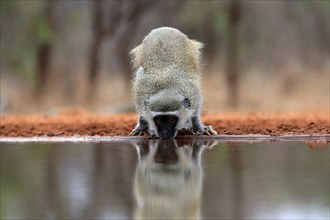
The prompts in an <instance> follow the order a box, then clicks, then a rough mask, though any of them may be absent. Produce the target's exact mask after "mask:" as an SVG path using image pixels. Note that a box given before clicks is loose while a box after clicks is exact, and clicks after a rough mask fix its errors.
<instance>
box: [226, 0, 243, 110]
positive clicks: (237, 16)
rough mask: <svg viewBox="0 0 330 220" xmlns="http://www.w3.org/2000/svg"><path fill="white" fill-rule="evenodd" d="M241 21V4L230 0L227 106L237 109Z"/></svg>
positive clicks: (236, 0) (237, 0)
mask: <svg viewBox="0 0 330 220" xmlns="http://www.w3.org/2000/svg"><path fill="white" fill-rule="evenodd" d="M240 21H241V2H240V1H239V0H232V1H231V2H230V5H229V16H228V23H227V25H228V28H227V57H226V79H227V86H228V104H229V105H230V106H231V107H233V108H237V107H238V104H239V46H238V44H239V26H240Z"/></svg>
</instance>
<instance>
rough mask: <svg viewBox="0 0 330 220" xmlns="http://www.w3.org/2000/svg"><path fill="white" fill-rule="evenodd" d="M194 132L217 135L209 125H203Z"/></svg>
mask: <svg viewBox="0 0 330 220" xmlns="http://www.w3.org/2000/svg"><path fill="white" fill-rule="evenodd" d="M195 134H197V135H208V136H212V135H217V134H218V132H216V131H215V130H213V128H212V127H211V126H204V125H203V129H201V130H198V131H196V132H195Z"/></svg>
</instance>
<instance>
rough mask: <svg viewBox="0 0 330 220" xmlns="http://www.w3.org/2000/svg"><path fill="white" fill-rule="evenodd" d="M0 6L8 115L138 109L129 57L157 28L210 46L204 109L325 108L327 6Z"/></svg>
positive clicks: (55, 1) (1, 99)
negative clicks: (168, 28) (72, 109)
mask: <svg viewBox="0 0 330 220" xmlns="http://www.w3.org/2000/svg"><path fill="white" fill-rule="evenodd" d="M0 4H1V8H0V34H1V37H0V55H1V65H0V70H1V83H0V85H1V94H0V110H1V113H2V114H6V113H49V112H54V111H57V110H58V109H61V108H64V107H82V108H85V109H86V110H89V111H93V112H127V111H134V107H133V105H132V101H131V90H130V80H131V77H132V70H131V65H130V58H129V55H128V53H129V51H130V50H131V49H132V48H134V47H135V46H137V45H138V44H139V43H140V42H141V41H142V39H143V37H144V36H145V35H146V34H148V33H149V32H150V31H151V30H152V29H153V28H157V27H161V26H171V27H175V28H178V29H180V30H181V31H182V32H184V33H185V34H187V35H188V37H189V38H192V39H197V40H199V41H201V42H203V43H204V44H205V48H204V50H203V52H204V53H203V65H204V73H203V74H204V77H203V94H204V111H205V112H227V111H238V112H255V111H258V112H262V111H272V112H274V111H318V110H322V111H324V110H329V98H330V97H329V93H330V92H329V86H330V85H329V84H330V79H329V74H330V73H329V68H330V67H329V57H330V52H329V50H330V49H329V48H330V43H329V38H330V22H329V21H330V3H329V1H328V0H313V1H310V0H305V1H304V0H301V1H299V0H297V1H284V0H277V1H253V0H250V1H236V0H228V1H142V0H136V1H125V0H123V1H110V0H109V1H87V0H86V1H83V0H81V1H79V0H77V1H74V0H72V1H71V0H67V1H59V0H52V1H46V0H44V1H41V0H25V1H19V0H1V1H0Z"/></svg>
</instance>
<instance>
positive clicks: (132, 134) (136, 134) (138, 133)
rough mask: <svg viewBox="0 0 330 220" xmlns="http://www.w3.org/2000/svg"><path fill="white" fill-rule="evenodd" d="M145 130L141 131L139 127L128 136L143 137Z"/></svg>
mask: <svg viewBox="0 0 330 220" xmlns="http://www.w3.org/2000/svg"><path fill="white" fill-rule="evenodd" d="M146 131H147V129H141V128H140V127H136V128H134V129H133V130H132V131H131V133H129V135H128V136H143V135H144V133H145V132H146Z"/></svg>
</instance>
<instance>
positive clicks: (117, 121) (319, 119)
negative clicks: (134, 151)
mask: <svg viewBox="0 0 330 220" xmlns="http://www.w3.org/2000/svg"><path fill="white" fill-rule="evenodd" d="M202 119H203V122H204V123H205V124H206V125H212V127H213V128H214V129H215V130H216V131H217V132H218V133H219V135H224V134H225V135H272V136H279V135H330V121H329V112H308V113H285V114H284V113H272V114H269V113H268V114H266V113H249V114H247V113H245V114H241V113H240V114H238V113H237V114H228V113H226V114H205V115H203V117H202ZM136 120H137V116H136V114H119V115H100V114H91V113H87V112H84V111H82V110H66V111H63V112H61V113H59V114H58V115H54V116H49V115H5V116H1V117H0V137H33V136H74V135H89V136H95V135H99V136H127V135H128V134H129V133H130V131H131V130H132V129H133V128H134V127H135V125H136Z"/></svg>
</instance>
